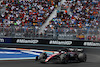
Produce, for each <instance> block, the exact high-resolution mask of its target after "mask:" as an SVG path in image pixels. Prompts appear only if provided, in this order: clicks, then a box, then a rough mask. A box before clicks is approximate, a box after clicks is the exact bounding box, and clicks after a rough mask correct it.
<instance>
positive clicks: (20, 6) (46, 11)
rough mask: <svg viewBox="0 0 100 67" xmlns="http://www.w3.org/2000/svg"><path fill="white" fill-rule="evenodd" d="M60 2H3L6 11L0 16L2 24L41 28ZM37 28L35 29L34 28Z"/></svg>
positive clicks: (48, 0)
mask: <svg viewBox="0 0 100 67" xmlns="http://www.w3.org/2000/svg"><path fill="white" fill-rule="evenodd" d="M59 1H60V0H5V1H3V2H2V4H5V5H6V11H5V13H4V14H2V15H1V17H2V18H3V20H2V22H3V24H6V25H7V26H10V25H11V24H14V25H18V26H32V25H34V26H41V25H42V24H43V23H44V22H45V20H46V19H47V18H48V16H49V15H50V13H51V12H52V11H53V9H54V8H55V7H56V5H57V4H58V2H59ZM1 26H2V25H1ZM36 28H37V27H36Z"/></svg>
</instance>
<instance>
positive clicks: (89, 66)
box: [0, 49, 100, 67]
mask: <svg viewBox="0 0 100 67" xmlns="http://www.w3.org/2000/svg"><path fill="white" fill-rule="evenodd" d="M98 52H99V51H98V50H96V52H94V53H93V51H91V52H89V51H88V49H87V50H86V54H87V61H86V62H83V63H68V64H55V63H46V64H41V63H40V62H38V61H35V60H14V61H0V67H100V54H99V53H98Z"/></svg>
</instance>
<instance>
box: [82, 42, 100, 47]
mask: <svg viewBox="0 0 100 67" xmlns="http://www.w3.org/2000/svg"><path fill="white" fill-rule="evenodd" d="M83 45H84V46H99V47H100V43H94V42H84V44H83Z"/></svg>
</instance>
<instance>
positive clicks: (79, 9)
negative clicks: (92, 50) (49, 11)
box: [45, 0, 100, 34]
mask: <svg viewBox="0 0 100 67" xmlns="http://www.w3.org/2000/svg"><path fill="white" fill-rule="evenodd" d="M61 8H63V9H64V10H65V11H64V12H59V11H58V15H57V17H55V18H53V19H52V20H51V21H50V23H49V25H48V26H47V27H46V29H45V31H46V32H50V31H51V32H53V31H55V29H56V32H70V33H71V32H72V33H76V32H78V31H77V29H86V30H90V29H91V28H92V29H98V28H100V0H66V2H64V3H63V4H62V5H61ZM68 8H70V12H71V13H68V12H67V11H68V10H67V9H68ZM95 32H96V33H98V32H97V31H94V33H95ZM82 33H83V34H84V33H88V32H87V31H85V32H83V31H82V32H81V31H80V32H79V34H82ZM92 34H93V33H92Z"/></svg>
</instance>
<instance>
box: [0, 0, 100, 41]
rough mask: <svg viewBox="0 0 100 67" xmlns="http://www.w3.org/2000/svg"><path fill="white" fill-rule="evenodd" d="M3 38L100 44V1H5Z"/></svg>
mask: <svg viewBox="0 0 100 67" xmlns="http://www.w3.org/2000/svg"><path fill="white" fill-rule="evenodd" d="M0 12H1V13H0V37H14V38H16V37H17V38H18V37H19V38H53V39H67V40H73V39H74V40H93V41H98V40H100V0H2V1H1V2H0Z"/></svg>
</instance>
